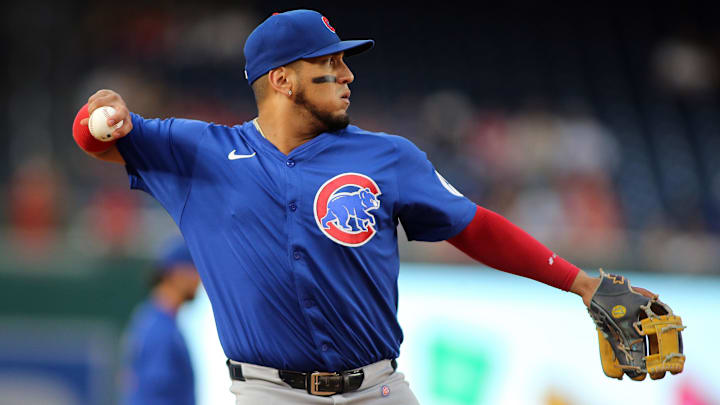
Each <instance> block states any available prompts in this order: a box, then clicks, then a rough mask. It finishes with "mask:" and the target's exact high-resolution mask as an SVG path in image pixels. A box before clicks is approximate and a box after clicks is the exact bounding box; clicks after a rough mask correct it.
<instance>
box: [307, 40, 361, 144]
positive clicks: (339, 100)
mask: <svg viewBox="0 0 720 405" xmlns="http://www.w3.org/2000/svg"><path fill="white" fill-rule="evenodd" d="M343 55H344V53H343V52H338V53H334V54H330V55H325V56H319V57H317V58H311V59H304V60H303V61H302V64H303V66H302V68H301V70H300V71H299V83H298V86H297V88H296V91H295V97H294V99H293V100H294V101H295V103H296V104H297V105H298V106H300V107H301V108H304V109H306V110H307V111H308V112H309V113H310V114H311V115H312V116H313V118H315V119H316V120H317V121H319V122H320V123H321V124H322V126H323V128H322V129H323V130H324V131H328V132H332V131H337V130H339V129H342V128H345V127H346V126H347V125H348V124H349V123H350V117H349V116H348V114H347V109H348V107H349V106H350V88H349V86H348V85H349V84H350V83H352V81H353V80H355V76H354V75H353V74H352V72H351V71H350V68H348V66H347V65H346V64H345V61H344V60H343Z"/></svg>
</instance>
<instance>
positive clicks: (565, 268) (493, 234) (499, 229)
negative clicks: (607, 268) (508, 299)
mask: <svg viewBox="0 0 720 405" xmlns="http://www.w3.org/2000/svg"><path fill="white" fill-rule="evenodd" d="M448 242H450V243H451V244H452V245H453V246H455V247H456V248H458V249H460V250H461V251H462V252H464V253H465V254H467V255H468V256H470V257H472V258H473V259H475V260H477V261H479V262H481V263H483V264H485V265H487V266H490V267H492V268H495V269H498V270H501V271H505V272H507V273H512V274H515V275H518V276H523V277H527V278H531V279H533V280H536V281H539V282H541V283H545V284H548V285H550V286H553V287H556V288H559V289H561V290H564V291H568V290H569V289H570V286H571V285H572V283H573V281H574V280H575V277H576V276H577V274H578V272H579V271H580V269H579V268H577V267H575V266H574V265H573V264H571V263H570V262H568V261H566V260H565V259H563V258H561V257H560V256H558V255H556V254H555V253H553V252H552V251H551V250H550V249H548V248H547V247H545V246H544V245H543V244H541V243H540V242H538V241H537V240H536V239H534V238H533V237H532V236H530V235H529V234H528V233H527V232H525V231H524V230H522V229H520V228H519V227H518V226H516V225H514V224H513V223H511V222H510V221H508V220H507V219H505V218H504V217H502V216H501V215H498V214H497V213H495V212H493V211H490V210H488V209H485V208H482V207H480V206H478V207H477V210H476V211H475V216H474V217H473V220H472V221H471V222H470V223H469V224H468V226H467V227H465V229H464V230H463V231H462V232H460V233H459V234H458V235H456V236H454V237H452V238H450V239H448Z"/></svg>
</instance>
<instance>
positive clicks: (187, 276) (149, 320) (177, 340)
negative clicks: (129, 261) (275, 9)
mask: <svg viewBox="0 0 720 405" xmlns="http://www.w3.org/2000/svg"><path fill="white" fill-rule="evenodd" d="M199 284H200V276H199V275H198V273H197V269H196V268H195V264H194V263H193V260H192V257H191V256H190V251H189V250H188V248H187V246H186V245H185V241H184V240H183V239H182V238H179V237H178V238H172V239H171V240H169V241H168V242H166V246H164V247H163V250H162V252H161V253H160V255H159V257H158V259H157V261H156V263H155V265H154V270H153V273H152V278H151V288H152V289H151V291H150V294H149V297H148V298H147V300H145V301H144V302H143V303H141V304H140V305H139V306H138V307H137V308H136V309H135V311H134V313H133V315H132V318H131V320H130V323H129V325H128V329H127V330H126V332H125V342H124V344H125V347H124V358H123V362H124V364H123V374H122V381H121V395H122V402H121V403H122V404H123V405H162V404H168V405H170V404H172V405H194V404H195V377H194V373H193V366H192V362H191V360H190V354H189V351H188V347H187V344H186V342H185V339H184V337H183V335H182V333H181V332H180V329H179V328H178V323H177V313H178V310H179V309H180V308H181V307H182V305H183V304H184V303H186V302H188V301H191V300H193V299H194V298H195V292H196V291H197V289H198V286H199Z"/></svg>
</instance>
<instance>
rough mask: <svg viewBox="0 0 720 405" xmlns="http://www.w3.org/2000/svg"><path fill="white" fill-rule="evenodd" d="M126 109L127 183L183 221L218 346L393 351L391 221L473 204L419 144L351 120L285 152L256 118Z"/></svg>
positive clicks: (463, 213)
mask: <svg viewBox="0 0 720 405" xmlns="http://www.w3.org/2000/svg"><path fill="white" fill-rule="evenodd" d="M132 120H133V126H134V129H133V130H132V132H131V133H130V134H128V136H126V137H124V138H122V139H120V140H119V142H118V143H117V146H118V149H119V151H120V153H121V154H122V156H123V157H124V159H125V162H126V164H127V167H126V168H127V170H128V173H129V176H130V184H131V187H133V188H138V189H142V190H145V191H147V192H148V193H150V194H151V195H153V196H154V197H155V199H157V200H158V201H159V202H160V203H161V204H162V205H163V206H164V207H165V209H166V210H167V212H168V213H169V214H170V216H171V217H172V218H173V219H174V221H175V222H176V223H177V225H178V227H179V228H180V230H181V232H182V234H183V236H184V238H185V241H186V242H187V245H188V248H189V249H190V251H191V252H192V256H193V259H194V261H195V264H196V266H197V268H198V271H199V273H200V276H201V279H202V282H203V285H204V287H205V289H206V291H207V294H208V297H209V298H210V302H211V304H212V308H213V313H214V316H215V321H216V325H217V330H218V334H219V338H220V343H221V345H222V347H223V350H224V352H225V355H226V356H227V357H228V358H230V359H233V360H236V361H241V362H248V363H254V364H259V365H264V366H268V367H274V368H280V369H289V370H296V371H312V370H329V371H340V370H347V369H352V368H357V367H361V366H363V365H366V364H369V363H373V362H376V361H380V360H382V359H390V358H395V357H397V356H398V355H399V348H400V343H401V342H402V340H403V334H402V330H401V328H400V325H399V324H398V321H397V308H398V289H397V278H398V271H399V258H398V246H397V225H398V222H400V223H402V225H403V228H404V230H405V232H406V234H407V236H408V239H410V240H422V241H441V240H445V239H448V238H451V237H452V236H455V235H456V234H458V233H459V232H460V231H462V230H463V229H464V228H465V227H466V226H467V224H468V223H469V222H470V221H471V220H472V218H473V216H474V213H475V210H476V205H475V204H474V203H473V202H471V201H470V200H468V199H467V198H465V197H463V196H462V195H461V194H460V193H459V192H457V190H455V189H454V188H453V187H452V186H450V185H449V184H448V183H447V182H446V181H445V180H444V179H443V178H442V176H440V175H439V173H437V171H435V169H434V168H433V166H432V164H431V163H430V162H429V161H428V159H427V156H426V155H425V153H424V152H422V151H421V150H419V149H418V148H417V147H416V146H415V145H414V144H413V143H411V142H410V141H409V140H407V139H405V138H403V137H400V136H396V135H389V134H384V133H373V132H369V131H365V130H362V129H360V128H358V127H356V126H348V127H347V128H345V129H343V130H340V131H337V132H333V133H322V134H320V135H318V136H317V137H315V138H313V139H311V140H309V141H307V142H306V143H304V144H302V145H300V146H299V147H297V148H295V149H294V150H293V151H292V152H290V153H289V154H288V155H285V154H283V153H282V152H280V151H279V150H278V149H277V148H276V147H275V146H274V145H273V144H272V143H270V142H269V141H268V140H267V139H265V137H264V136H263V135H262V133H261V132H260V131H259V128H258V127H257V126H256V123H255V121H249V122H245V123H243V124H242V125H236V126H233V127H228V126H222V125H215V124H210V123H206V122H202V121H195V120H186V119H175V118H170V119H165V120H160V119H144V118H142V117H140V116H138V115H136V114H133V115H132Z"/></svg>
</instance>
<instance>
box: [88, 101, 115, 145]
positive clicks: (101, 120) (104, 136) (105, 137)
mask: <svg viewBox="0 0 720 405" xmlns="http://www.w3.org/2000/svg"><path fill="white" fill-rule="evenodd" d="M113 114H115V109H114V108H112V107H109V106H103V107H99V108H97V109H95V111H93V112H92V114H90V120H89V121H88V128H89V129H90V133H91V134H92V136H94V137H95V139H98V140H101V141H103V142H109V141H112V139H113V138H112V133H113V131H115V130H116V129H118V128H120V127H121V126H122V124H123V122H122V121H120V122H118V123H117V124H115V125H113V126H112V127H109V126H108V124H107V120H108V118H110V116H112V115H113Z"/></svg>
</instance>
